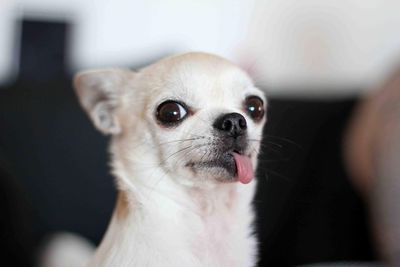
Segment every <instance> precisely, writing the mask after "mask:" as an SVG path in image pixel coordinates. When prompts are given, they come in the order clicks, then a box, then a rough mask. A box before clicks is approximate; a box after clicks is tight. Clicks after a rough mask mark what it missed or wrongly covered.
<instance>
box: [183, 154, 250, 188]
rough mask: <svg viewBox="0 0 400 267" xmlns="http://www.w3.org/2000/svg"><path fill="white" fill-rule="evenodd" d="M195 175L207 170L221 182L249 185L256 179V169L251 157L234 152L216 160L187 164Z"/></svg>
mask: <svg viewBox="0 0 400 267" xmlns="http://www.w3.org/2000/svg"><path fill="white" fill-rule="evenodd" d="M186 166H187V167H190V168H191V169H192V170H193V171H194V172H195V173H196V172H198V171H200V170H205V171H207V172H209V173H210V174H211V175H214V176H215V177H216V179H217V180H218V181H220V182H240V183H242V184H248V183H250V182H251V181H252V179H253V177H254V167H253V164H252V161H251V156H250V155H244V154H242V153H240V152H237V151H233V152H229V153H225V154H223V155H221V156H219V157H217V158H216V159H213V160H209V161H201V162H189V163H187V164H186Z"/></svg>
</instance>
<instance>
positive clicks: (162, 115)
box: [156, 100, 188, 126]
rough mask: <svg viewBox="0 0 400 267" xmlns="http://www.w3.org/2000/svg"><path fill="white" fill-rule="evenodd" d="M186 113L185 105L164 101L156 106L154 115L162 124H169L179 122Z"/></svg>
mask: <svg viewBox="0 0 400 267" xmlns="http://www.w3.org/2000/svg"><path fill="white" fill-rule="evenodd" d="M187 114H188V111H187V109H186V107H185V106H184V105H182V104H180V103H178V102H175V101H171V100H168V101H165V102H163V103H161V104H160V105H159V106H158V108H157V113H156V117H157V120H158V121H159V122H161V123H162V124H164V125H167V126H168V125H171V124H175V123H178V122H180V121H181V120H182V119H184V118H185V117H186V116H187Z"/></svg>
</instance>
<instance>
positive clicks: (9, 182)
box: [0, 150, 37, 267]
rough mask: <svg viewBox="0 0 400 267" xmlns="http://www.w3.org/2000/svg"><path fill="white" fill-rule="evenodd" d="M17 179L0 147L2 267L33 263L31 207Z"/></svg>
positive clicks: (0, 253)
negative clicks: (3, 156)
mask: <svg viewBox="0 0 400 267" xmlns="http://www.w3.org/2000/svg"><path fill="white" fill-rule="evenodd" d="M24 193H25V192H23V190H22V189H21V186H20V184H19V181H18V179H16V177H14V176H13V175H12V173H11V168H10V166H9V164H8V163H7V161H6V159H4V158H2V153H1V150H0V210H1V216H0V258H1V261H2V266H4V264H10V265H9V266H17V267H18V266H21V267H22V266H28V267H29V266H32V265H33V264H34V257H35V251H36V247H37V246H36V244H35V242H34V238H33V232H32V228H31V224H32V218H31V216H32V210H31V207H30V205H29V203H28V202H27V199H26V195H25V194H24Z"/></svg>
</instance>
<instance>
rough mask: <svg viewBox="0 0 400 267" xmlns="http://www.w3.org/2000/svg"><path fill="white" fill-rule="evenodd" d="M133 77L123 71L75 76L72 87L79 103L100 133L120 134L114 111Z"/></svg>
mask: <svg viewBox="0 0 400 267" xmlns="http://www.w3.org/2000/svg"><path fill="white" fill-rule="evenodd" d="M133 75H134V73H133V72H131V71H129V70H123V69H105V70H92V71H85V72H80V73H78V74H77V75H75V77H74V87H75V91H76V93H77V95H78V98H79V102H80V104H81V105H82V107H83V108H84V110H85V111H86V112H87V113H88V114H89V116H90V118H91V119H92V121H93V123H94V125H95V126H96V128H97V129H98V130H100V131H101V132H102V133H104V134H119V133H120V132H121V127H120V124H119V122H118V119H117V117H116V114H115V110H116V109H117V108H118V105H119V104H120V102H121V101H120V97H121V96H122V94H123V91H124V89H125V88H126V87H127V85H128V81H129V80H130V79H131V78H132V77H133Z"/></svg>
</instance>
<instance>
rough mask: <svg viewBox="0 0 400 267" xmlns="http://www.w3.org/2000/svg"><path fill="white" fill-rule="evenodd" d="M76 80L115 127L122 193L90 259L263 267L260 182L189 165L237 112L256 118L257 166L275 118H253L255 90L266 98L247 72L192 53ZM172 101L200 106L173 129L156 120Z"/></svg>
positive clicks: (253, 147) (97, 119) (101, 120)
mask: <svg viewBox="0 0 400 267" xmlns="http://www.w3.org/2000/svg"><path fill="white" fill-rule="evenodd" d="M75 87H76V90H77V94H78V96H79V99H80V102H81V104H82V106H83V108H84V109H85V110H86V111H87V112H88V114H89V116H90V117H91V119H92V120H93V122H94V124H95V126H96V127H97V128H98V129H99V130H100V131H102V132H103V133H105V134H109V135H111V144H110V152H111V157H112V159H111V166H112V172H113V174H114V176H115V178H116V183H117V187H118V191H119V197H118V203H117V205H116V208H115V211H114V215H113V217H112V220H111V223H110V225H109V227H108V230H107V233H106V235H105V237H104V239H103V241H102V242H101V244H100V246H99V248H98V249H97V251H96V253H95V255H94V257H93V259H92V261H91V263H90V264H89V266H91V267H102V266H109V267H111V266H113V267H114V266H118V267H125V266H140V267H142V266H173V267H179V266H182V267H188V266H190V267H196V266H221V267H222V266H223V267H227V266H229V267H234V266H240V267H247V266H255V264H256V261H257V244H256V237H255V233H254V229H253V227H252V224H253V221H254V213H253V209H252V206H251V202H252V199H253V195H254V191H255V187H256V181H255V180H253V181H252V182H251V183H250V184H246V185H244V184H239V183H238V182H229V183H223V182H218V181H217V180H216V179H215V178H216V176H223V175H224V173H223V172H222V173H221V172H220V171H203V172H202V171H200V172H193V170H191V169H190V168H188V167H187V166H186V165H185V164H186V163H187V162H188V160H202V158H204V157H207V156H208V155H209V153H210V151H212V150H211V148H212V146H213V145H214V143H213V142H214V139H213V138H214V137H213V135H212V132H213V128H212V123H213V122H214V120H215V119H216V118H217V117H218V116H219V115H221V114H223V113H228V112H237V113H240V114H242V115H243V116H244V117H245V118H246V121H247V127H248V129H247V131H248V138H249V140H252V141H251V142H249V143H250V145H249V149H248V153H249V154H250V155H251V160H252V162H253V165H254V166H256V164H257V152H258V150H259V145H260V144H259V140H260V138H261V132H262V127H263V124H264V122H265V118H264V119H263V120H262V121H261V122H258V123H257V122H254V121H252V120H251V118H249V116H248V115H247V114H246V112H244V110H243V104H242V103H243V100H244V99H245V97H246V96H248V95H257V96H259V97H260V98H262V99H263V100H264V103H265V102H266V100H265V99H264V96H263V94H262V92H261V91H260V90H258V89H257V88H255V87H254V85H253V83H252V81H251V79H250V78H249V77H248V76H247V75H246V74H245V73H244V72H242V71H241V70H240V69H239V68H237V67H236V66H235V65H233V64H232V63H230V62H228V61H226V60H224V59H222V58H219V57H217V56H213V55H209V54H205V53H188V54H184V55H180V56H175V57H170V58H167V59H164V60H162V61H160V62H158V63H156V64H154V65H151V66H149V67H146V68H144V69H142V70H140V71H139V72H131V71H129V70H121V69H109V70H97V71H89V72H83V73H80V74H78V75H77V76H76V78H75ZM168 99H174V100H180V101H183V102H185V103H186V104H187V105H188V106H190V107H191V108H192V110H193V114H190V116H189V117H188V118H187V119H185V120H184V121H183V122H182V123H181V124H180V125H178V126H176V127H172V128H166V127H163V126H161V125H160V124H159V123H157V121H156V119H155V110H156V107H157V105H159V104H160V103H161V102H162V101H165V100H168ZM179 140H181V141H179Z"/></svg>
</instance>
